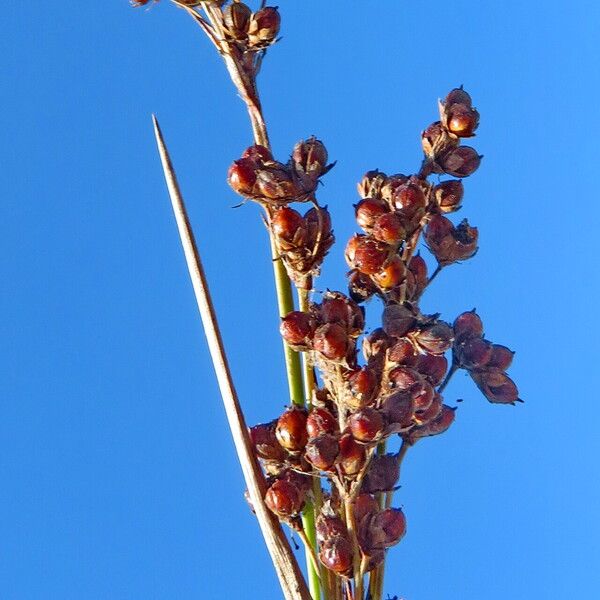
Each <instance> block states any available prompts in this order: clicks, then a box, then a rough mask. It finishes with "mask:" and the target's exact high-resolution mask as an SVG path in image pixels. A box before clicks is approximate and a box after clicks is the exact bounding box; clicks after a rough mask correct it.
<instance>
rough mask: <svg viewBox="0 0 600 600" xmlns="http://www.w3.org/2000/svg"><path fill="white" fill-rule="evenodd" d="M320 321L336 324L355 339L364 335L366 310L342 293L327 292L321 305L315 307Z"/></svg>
mask: <svg viewBox="0 0 600 600" xmlns="http://www.w3.org/2000/svg"><path fill="white" fill-rule="evenodd" d="M315 313H316V315H317V318H318V320H319V321H320V322H321V323H323V324H325V323H335V324H337V325H340V326H341V327H343V328H344V329H345V330H346V331H347V332H348V334H349V335H351V336H353V337H355V336H358V335H360V334H361V333H362V330H363V328H364V325H365V314H364V310H363V309H362V308H361V307H360V306H358V304H357V303H356V302H354V300H351V299H350V298H348V297H347V296H345V295H344V294H342V293H341V292H327V293H326V294H325V295H324V296H323V300H322V302H321V304H317V305H315Z"/></svg>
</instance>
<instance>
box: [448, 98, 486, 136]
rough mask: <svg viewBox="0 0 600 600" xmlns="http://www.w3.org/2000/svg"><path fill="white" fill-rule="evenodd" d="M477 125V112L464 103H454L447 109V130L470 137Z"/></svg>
mask: <svg viewBox="0 0 600 600" xmlns="http://www.w3.org/2000/svg"><path fill="white" fill-rule="evenodd" d="M477 125H479V113H478V112H477V111H476V110H475V109H474V108H469V107H468V106H465V105H464V104H455V105H453V106H451V107H450V108H449V109H448V110H447V114H446V126H447V127H448V131H450V132H451V133H453V134H454V135H457V136H458V137H471V136H473V135H475V130H476V129H477Z"/></svg>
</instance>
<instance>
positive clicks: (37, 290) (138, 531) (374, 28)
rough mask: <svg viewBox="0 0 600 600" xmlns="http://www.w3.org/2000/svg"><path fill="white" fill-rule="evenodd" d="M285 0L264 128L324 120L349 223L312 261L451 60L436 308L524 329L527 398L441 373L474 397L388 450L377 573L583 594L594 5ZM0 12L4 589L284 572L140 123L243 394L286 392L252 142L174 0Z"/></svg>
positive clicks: (445, 76)
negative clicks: (489, 395) (467, 229)
mask: <svg viewBox="0 0 600 600" xmlns="http://www.w3.org/2000/svg"><path fill="white" fill-rule="evenodd" d="M279 4H280V9H281V12H282V15H283V28H282V34H283V40H282V41H281V43H280V44H279V45H278V46H277V47H276V48H275V49H273V51H272V52H270V53H269V55H268V57H267V59H266V61H265V64H264V67H263V73H262V74H261V87H262V93H263V96H264V106H265V111H266V115H267V119H268V122H269V125H270V131H271V136H272V141H273V144H274V148H275V151H276V153H277V154H278V155H279V156H281V157H285V156H287V154H288V153H289V151H290V149H291V147H292V145H293V144H294V142H295V141H297V140H298V139H301V138H303V137H306V136H308V135H310V134H316V135H318V136H319V137H320V138H321V139H323V140H324V141H325V142H326V144H327V146H328V148H329V151H330V155H331V157H332V158H334V159H337V160H338V164H337V166H336V167H335V169H334V170H333V171H331V173H329V174H328V175H327V177H326V186H325V187H324V188H323V189H322V192H321V200H322V201H323V202H324V203H327V204H328V205H329V207H330V209H331V211H332V214H333V218H334V223H335V230H336V235H337V238H338V240H339V243H338V244H337V245H336V247H335V248H334V250H333V251H332V252H331V255H330V257H329V259H328V262H327V265H326V267H325V269H324V272H323V276H322V278H321V279H320V280H319V281H318V283H317V288H318V289H325V288H327V287H329V288H342V286H343V285H344V272H345V268H346V267H345V264H344V262H343V257H342V247H343V244H344V241H345V239H347V238H348V236H350V235H351V233H352V232H353V231H354V230H355V224H354V221H353V217H352V204H353V203H355V202H356V193H355V184H356V182H357V181H358V179H359V178H360V176H361V175H362V173H363V172H364V171H366V170H367V169H371V168H376V167H377V168H380V169H382V170H384V171H389V172H397V171H403V172H408V171H410V170H411V169H415V168H416V167H417V166H418V163H419V160H420V149H419V132H420V130H421V129H422V128H423V127H424V126H426V125H427V124H429V123H430V122H431V121H432V120H434V119H435V115H436V100H437V98H438V97H440V96H443V95H444V94H445V93H446V92H447V91H448V90H449V89H450V88H452V87H454V86H455V85H457V84H461V83H462V84H464V85H465V87H466V88H467V89H468V90H469V91H470V92H471V93H472V95H473V97H474V101H475V105H476V106H477V107H478V108H479V110H480V112H481V115H482V121H481V126H480V132H479V134H478V137H477V139H476V146H477V148H478V150H479V151H480V152H481V153H482V154H484V155H485V159H484V162H483V164H482V167H481V169H480V170H479V171H478V173H477V174H476V175H474V176H473V177H472V178H470V179H469V180H468V181H466V198H465V203H464V208H463V211H462V212H463V213H464V216H468V218H469V220H470V221H471V222H472V223H473V224H475V225H477V226H478V227H479V231H480V240H481V249H480V251H479V253H478V254H477V256H476V257H475V258H474V259H473V260H472V261H470V262H468V263H467V264H464V265H462V266H459V267H455V268H453V269H451V270H450V269H449V270H447V271H446V272H444V273H443V274H442V276H440V277H439V279H438V280H437V282H436V284H435V285H434V286H433V288H432V289H431V290H430V291H429V292H428V294H427V296H426V298H425V300H424V308H425V309H427V310H431V311H438V310H439V311H442V313H443V315H444V317H445V318H447V319H452V318H453V317H454V316H455V315H456V314H458V313H459V312H461V311H463V310H466V309H470V308H472V307H473V306H475V307H477V309H478V311H479V312H480V314H481V315H482V316H483V319H484V323H485V325H486V332H487V334H488V336H489V337H490V338H491V339H492V340H494V341H498V342H500V343H504V344H507V345H509V346H510V347H512V348H514V349H516V350H517V355H516V358H515V363H514V366H513V367H512V369H511V375H512V376H513V377H514V379H515V380H516V381H517V382H518V383H519V386H520V388H521V391H522V397H523V398H524V399H525V400H526V403H525V404H524V405H519V406H517V407H515V408H512V407H503V406H491V405H488V403H487V402H486V401H485V400H484V399H483V398H482V397H481V395H480V394H479V392H478V391H477V390H476V389H475V387H474V386H473V385H472V383H471V382H470V381H469V380H468V378H467V377H463V376H460V377H458V378H457V379H456V380H455V381H453V383H452V384H451V386H449V388H448V398H449V399H453V398H463V399H464V402H463V403H462V405H461V407H460V410H459V413H458V418H457V423H456V425H455V426H454V427H453V428H452V429H451V430H450V431H449V432H448V433H447V434H445V435H444V436H441V437H439V438H435V439H430V440H425V441H423V442H420V443H419V444H418V445H417V446H416V447H415V449H414V451H411V453H409V455H408V457H407V460H406V463H405V467H404V470H403V487H402V490H401V491H400V493H399V494H398V500H397V502H398V503H399V504H400V505H402V506H403V507H404V510H405V512H406V515H407V519H408V534H407V536H406V538H405V540H404V541H403V542H402V544H401V545H400V546H398V547H397V548H395V549H394V550H393V551H392V554H391V559H390V568H389V570H388V573H389V576H388V579H387V585H386V590H387V591H389V592H390V593H391V594H398V595H399V596H400V597H402V598H405V599H406V600H454V599H458V598H460V599H461V600H481V599H482V598H485V599H486V600H500V599H503V600H504V599H506V598H511V600H525V599H527V600H530V599H532V598H535V599H538V598H539V599H543V600H546V599H548V600H554V599H562V598H573V597H578V598H593V597H596V596H597V593H598V592H597V589H598V585H599V584H600V575H599V571H598V564H599V562H598V561H599V559H600V552H599V550H598V544H597V539H598V536H599V534H600V519H599V516H598V506H599V503H600V490H599V484H598V455H599V453H600V443H599V442H598V439H599V436H598V422H597V409H596V407H597V392H596V378H597V373H598V367H597V364H598V360H599V358H600V357H599V355H598V348H597V339H598V336H599V335H600V328H599V327H598V319H597V315H596V308H597V296H598V289H599V284H598V268H597V255H598V252H597V247H598V243H599V241H600V240H599V236H598V229H599V226H600V222H599V218H598V210H597V203H598V197H597V196H598V194H597V185H596V181H595V175H596V172H597V155H598V149H597V145H598V126H597V123H598V119H597V98H598V95H599V93H600V82H599V80H598V59H599V58H600V57H599V52H598V41H597V24H598V17H600V9H599V8H598V5H597V3H596V2H592V1H583V0H580V1H575V2H571V3H564V2H558V1H549V2H545V3H543V5H542V4H539V3H523V2H516V1H510V0H509V1H506V2H503V3H495V2H494V3H491V2H490V3H480V4H479V5H478V4H474V3H472V2H467V1H466V0H456V1H455V2H452V3H449V2H441V1H438V0H432V1H431V2H427V3H424V2H408V1H402V2H396V1H388V2H377V3H375V2H372V3H361V4H360V5H359V4H358V3H353V2H319V1H317V0H310V1H303V2H299V1H298V0H295V1H293V2H292V1H290V0H283V1H282V2H280V3H279ZM371 5H372V6H371ZM358 6H360V10H357V7H358ZM2 21H3V35H2V36H1V37H0V77H1V80H2V82H3V86H2V88H3V89H2V93H1V94H0V131H1V132H2V135H1V136H0V168H1V171H2V187H3V193H2V196H3V206H4V211H3V218H2V219H0V231H1V235H0V273H1V275H2V279H3V282H4V285H3V286H2V290H3V291H2V294H0V310H1V312H2V314H3V318H2V319H1V321H0V323H1V325H0V327H1V331H2V339H3V341H4V343H3V344H2V346H1V347H0V358H1V360H0V395H1V397H2V403H1V405H0V406H1V409H0V410H1V412H0V481H1V482H2V485H1V486H0V540H1V541H0V596H1V597H2V598H3V599H5V600H46V599H49V598H52V599H55V598H56V599H60V600H63V599H64V600H68V599H78V600H81V599H86V600H104V599H109V598H110V599H117V600H137V599H139V598H145V599H153V600H154V599H156V600H162V599H167V598H168V599H181V600H187V599H192V598H194V599H196V598H209V599H212V598H225V597H227V598H230V597H231V598H264V599H271V598H272V599H276V598H278V597H279V591H278V587H277V582H276V580H275V578H274V575H273V574H272V572H271V569H270V565H269V560H268V557H267V554H266V551H265V550H264V548H263V546H262V542H261V541H260V538H259V533H258V529H257V526H256V524H255V522H254V520H253V517H252V516H251V515H250V513H249V511H248V510H247V507H246V506H245V503H244V501H243V498H242V492H243V482H242V477H241V473H240V470H239V467H238V466H237V463H236V458H235V454H234V451H233V446H232V444H231V442H230V439H229V434H228V431H227V426H226V420H225V416H224V412H223V410H222V408H221V404H220V400H219V396H218V391H217V388H216V385H215V381H214V377H213V373H212V369H211V366H210V362H209V357H208V353H207V350H206V346H205V343H204V339H203V334H202V330H201V326H200V323H199V319H198V317H197V314H196V308H195V304H194V299H193V294H192V290H191V286H190V283H189V280H188V277H187V272H186V268H185V264H184V260H183V256H182V252H181V249H180V246H179V242H178V238H177V234H176V229H175V225H174V222H173V218H172V215H171V212H170V207H169V203H168V198H167V195H166V191H165V187H164V182H163V179H162V174H161V171H160V168H159V163H158V159H157V156H156V151H155V145H154V140H153V137H152V131H151V122H150V114H151V113H152V112H156V113H157V115H158V117H159V119H160V121H161V125H162V127H163V130H164V133H165V136H166V139H167V141H168V143H169V146H170V149H171V152H172V155H173V159H174V161H175V164H176V167H177V170H178V173H179V177H180V182H181V185H182V187H183V190H184V193H185V195H186V198H187V202H188V204H189V210H190V215H191V218H192V221H193V223H194V226H195V227H196V229H197V235H198V238H199V242H200V246H201V250H202V253H203V256H204V261H205V266H206V270H207V273H208V276H209V278H210V281H211V285H212V288H213V295H214V299H215V303H216V306H217V310H218V313H219V317H220V320H221V324H222V328H223V332H224V336H225V340H226V344H227V347H228V350H229V353H230V357H231V362H232V366H233V370H234V375H235V378H236V384H237V386H238V390H239V393H240V396H241V398H242V401H243V404H244V407H245V409H246V411H247V416H248V420H249V421H250V422H256V421H260V420H267V419H270V418H272V417H273V416H274V415H276V413H277V412H278V411H280V410H281V408H282V407H283V406H284V405H285V404H286V401H287V400H286V383H285V380H284V377H283V369H282V365H283V362H282V356H281V352H280V342H279V339H278V334H277V331H276V327H277V316H276V309H275V301H274V298H273V294H272V293H271V292H272V283H271V274H270V268H271V267H270V265H269V260H268V255H267V241H266V239H265V234H264V231H263V227H262V225H261V223H260V220H259V217H258V211H257V210H256V207H254V206H250V205H248V206H245V207H243V208H240V209H235V210H233V209H232V208H231V207H232V206H233V205H234V204H236V203H237V199H236V197H235V196H234V195H233V193H232V192H231V191H230V190H229V189H228V187H227V186H226V183H225V173H226V169H227V167H228V165H229V164H230V162H231V160H232V159H234V158H236V157H237V156H239V154H240V152H241V151H242V150H243V149H244V148H245V147H246V146H247V145H248V144H249V142H250V132H249V128H248V124H247V119H246V115H245V112H244V110H243V107H242V105H241V103H240V102H239V100H238V99H237V98H236V97H235V94H234V92H233V89H232V86H231V84H230V83H229V81H228V80H227V76H226V74H225V71H224V69H223V68H222V65H221V64H220V62H219V59H218V57H217V56H216V54H215V52H214V51H213V49H212V48H210V47H209V45H208V43H207V41H206V40H205V39H204V38H203V36H202V35H201V32H200V31H199V30H197V28H196V27H195V26H194V24H193V23H192V22H191V20H190V19H188V18H186V17H185V15H184V14H183V13H182V12H181V11H178V10H176V9H175V8H174V7H172V6H169V5H168V3H167V2H161V3H160V5H158V6H156V7H155V8H153V9H152V10H150V11H143V10H138V11H135V10H133V9H131V8H130V7H129V6H128V4H127V2H126V1H125V0H122V1H121V0H115V1H113V2H58V3H53V5H52V6H51V7H48V8H45V9H43V10H42V9H40V8H39V7H38V8H36V9H34V8H32V6H31V4H30V3H26V2H18V3H17V2H12V3H7V6H5V7H4V8H3V12H2ZM461 217H462V215H461ZM371 311H372V316H371V319H372V322H373V323H374V322H376V320H377V315H376V313H377V305H373V307H372V308H371ZM373 315H374V316H373Z"/></svg>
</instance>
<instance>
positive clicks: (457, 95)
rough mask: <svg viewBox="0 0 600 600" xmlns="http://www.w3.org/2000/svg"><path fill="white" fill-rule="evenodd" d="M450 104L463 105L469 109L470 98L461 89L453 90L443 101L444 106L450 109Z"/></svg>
mask: <svg viewBox="0 0 600 600" xmlns="http://www.w3.org/2000/svg"><path fill="white" fill-rule="evenodd" d="M452 104H464V105H465V106H469V107H470V106H471V104H472V100H471V96H469V94H467V92H465V90H463V89H462V87H459V88H454V89H453V90H451V91H450V92H449V93H448V95H447V96H446V98H445V99H444V106H446V107H450V106H451V105H452Z"/></svg>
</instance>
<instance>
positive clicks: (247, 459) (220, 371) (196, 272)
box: [153, 117, 309, 600]
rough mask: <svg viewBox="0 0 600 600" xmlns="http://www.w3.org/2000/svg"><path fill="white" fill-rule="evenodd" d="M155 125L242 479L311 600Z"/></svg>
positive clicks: (297, 598)
mask: <svg viewBox="0 0 600 600" xmlns="http://www.w3.org/2000/svg"><path fill="white" fill-rule="evenodd" d="M153 121H154V132H155V135H156V141H157V144H158V149H159V153H160V158H161V163H162V167H163V171H164V175H165V180H166V182H167V187H168V190H169V196H170V198H171V204H172V206H173V212H174V214H175V220H176V221H177V228H178V230H179V235H180V238H181V243H182V246H183V250H184V254H185V258H186V262H187V265H188V270H189V273H190V278H191V280H192V285H193V287H194V293H195V296H196V302H197V304H198V311H199V312H200V316H201V318H202V324H203V326H204V332H205V334H206V339H207V342H208V347H209V350H210V354H211V358H212V361H213V365H214V368H215V372H216V375H217V380H218V383H219V389H220V391H221V396H222V398H223V404H224V406H225V412H226V415H227V419H228V422H229V426H230V429H231V434H232V437H233V441H234V444H235V448H236V452H237V455H238V458H239V461H240V465H241V467H242V471H243V474H244V479H245V481H246V485H247V486H248V493H249V495H250V499H251V502H252V505H253V506H254V510H255V512H256V517H257V520H258V523H259V525H260V528H261V531H262V533H263V536H264V538H265V543H266V545H267V548H268V550H269V553H270V554H271V559H272V561H273V565H274V566H275V571H276V573H277V576H278V578H279V582H280V584H281V588H282V590H283V593H284V596H285V598H286V600H308V598H309V592H308V589H307V588H306V583H305V581H304V578H303V577H302V573H301V572H300V569H299V567H298V563H297V561H296V559H295V557H294V555H293V553H292V550H291V548H290V546H289V543H288V541H287V538H286V537H285V535H284V533H283V531H282V529H281V526H280V525H279V523H278V522H277V520H276V519H275V518H274V516H273V515H272V514H271V513H270V511H269V510H268V509H267V507H266V506H265V504H264V500H263V498H264V493H265V491H266V482H265V480H264V476H263V473H262V470H261V468H260V466H259V464H258V461H257V459H256V455H255V453H254V447H253V445H252V442H251V440H250V436H249V434H248V428H247V426H246V422H245V420H244V414H243V412H242V409H241V406H240V403H239V399H238V397H237V392H236V390H235V387H234V385H233V380H232V377H231V371H230V368H229V363H228V360H227V355H226V354H225V348H224V345H223V339H222V337H221V332H220V330H219V325H218V323H217V318H216V314H215V310H214V306H213V304H212V299H211V296H210V291H209V289H208V283H207V281H206V276H205V274H204V268H203V266H202V261H201V260H200V254H199V253H198V248H197V246H196V240H195V239H194V234H193V231H192V228H191V225H190V222H189V219H188V215H187V211H186V208H185V204H184V202H183V197H182V195H181V191H180V189H179V185H178V183H177V178H176V176H175V171H174V169H173V165H172V163H171V159H170V157H169V153H168V151H167V148H166V145H165V143H164V139H163V136H162V133H161V131H160V127H159V125H158V121H157V120H156V118H155V117H153Z"/></svg>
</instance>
